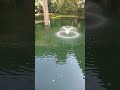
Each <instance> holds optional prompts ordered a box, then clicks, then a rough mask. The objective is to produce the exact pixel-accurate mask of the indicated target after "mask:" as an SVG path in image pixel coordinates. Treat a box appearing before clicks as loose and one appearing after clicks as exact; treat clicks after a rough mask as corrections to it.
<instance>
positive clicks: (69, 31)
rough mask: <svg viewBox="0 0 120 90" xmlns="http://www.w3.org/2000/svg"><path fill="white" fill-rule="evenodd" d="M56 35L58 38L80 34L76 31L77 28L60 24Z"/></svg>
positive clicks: (67, 37)
mask: <svg viewBox="0 0 120 90" xmlns="http://www.w3.org/2000/svg"><path fill="white" fill-rule="evenodd" d="M56 35H57V36H58V37H60V38H66V39H73V38H77V37H79V36H80V34H79V33H78V32H77V28H75V27H73V26H62V27H61V28H60V31H58V32H57V33H56Z"/></svg>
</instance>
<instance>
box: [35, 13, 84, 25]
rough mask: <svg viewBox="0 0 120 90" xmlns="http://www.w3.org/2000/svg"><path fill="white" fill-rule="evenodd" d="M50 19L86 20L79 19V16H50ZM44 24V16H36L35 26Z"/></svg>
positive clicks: (51, 14)
mask: <svg viewBox="0 0 120 90" xmlns="http://www.w3.org/2000/svg"><path fill="white" fill-rule="evenodd" d="M49 17H50V19H61V18H75V19H85V18H84V17H79V16H77V15H61V14H53V13H50V14H49ZM42 22H44V16H43V14H35V24H37V23H42Z"/></svg>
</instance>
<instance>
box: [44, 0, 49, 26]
mask: <svg viewBox="0 0 120 90" xmlns="http://www.w3.org/2000/svg"><path fill="white" fill-rule="evenodd" d="M43 2H44V7H43V9H44V22H45V25H49V24H50V22H49V11H48V0H44V1H43Z"/></svg>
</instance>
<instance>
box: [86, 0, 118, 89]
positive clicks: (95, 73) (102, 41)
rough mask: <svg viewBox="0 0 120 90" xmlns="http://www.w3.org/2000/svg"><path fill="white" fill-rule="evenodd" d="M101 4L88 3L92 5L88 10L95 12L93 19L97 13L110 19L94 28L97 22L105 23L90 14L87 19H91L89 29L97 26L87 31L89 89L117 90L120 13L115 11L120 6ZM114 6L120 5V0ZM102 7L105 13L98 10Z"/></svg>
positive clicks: (87, 11) (88, 20)
mask: <svg viewBox="0 0 120 90" xmlns="http://www.w3.org/2000/svg"><path fill="white" fill-rule="evenodd" d="M91 1H92V0H91ZM94 1H95V0H94ZM96 1H97V0H96ZM106 1H107V0H106ZM111 2H114V0H113V1H112V0H111ZM101 3H102V4H100V2H99V1H98V3H94V2H89V1H87V4H86V5H89V8H86V13H89V12H90V13H93V16H94V15H95V14H97V16H100V17H104V19H106V20H107V22H106V23H104V24H103V25H100V26H99V27H94V21H95V22H98V23H101V22H100V21H101V20H99V19H97V18H94V17H92V16H89V15H86V18H87V17H88V18H90V19H86V27H87V26H89V25H93V27H94V29H92V28H87V29H86V52H87V53H86V90H115V89H116V87H118V86H119V85H118V84H117V82H116V81H117V79H118V77H119V76H118V72H119V70H118V67H119V55H118V54H119V50H120V49H119V44H120V43H119V40H118V38H119V30H120V27H119V23H120V20H119V17H118V15H119V12H118V10H117V9H116V8H115V7H118V6H114V5H113V4H112V3H111V5H113V6H111V5H110V4H108V3H106V4H108V5H110V7H104V4H105V3H103V2H102V1H101ZM114 4H115V5H117V3H116V0H115V2H114ZM95 5H96V6H97V7H96V8H95ZM102 5H103V6H102ZM98 8H100V9H101V11H98ZM100 9H99V10H100ZM91 17H92V19H91ZM90 22H91V23H90ZM102 23H103V22H102Z"/></svg>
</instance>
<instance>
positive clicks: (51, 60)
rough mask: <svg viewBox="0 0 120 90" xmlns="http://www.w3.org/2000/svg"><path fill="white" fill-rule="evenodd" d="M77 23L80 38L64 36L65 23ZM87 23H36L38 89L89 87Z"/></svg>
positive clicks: (73, 23) (71, 21) (69, 22)
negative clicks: (86, 68) (86, 71)
mask: <svg viewBox="0 0 120 90" xmlns="http://www.w3.org/2000/svg"><path fill="white" fill-rule="evenodd" d="M67 25H69V26H74V27H76V28H77V30H78V31H77V32H78V33H79V34H80V36H79V37H77V38H74V39H66V38H60V37H57V36H56V32H58V31H59V30H60V28H61V27H62V26H67ZM84 27H85V22H84V20H80V21H77V19H53V20H51V25H50V26H46V27H45V26H44V24H43V23H40V24H36V25H35V90H85V28H84Z"/></svg>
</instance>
